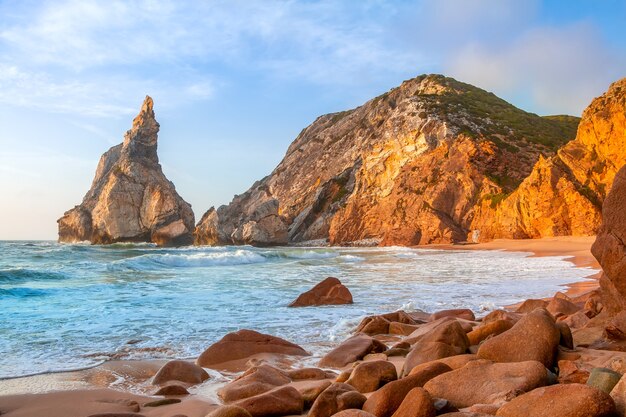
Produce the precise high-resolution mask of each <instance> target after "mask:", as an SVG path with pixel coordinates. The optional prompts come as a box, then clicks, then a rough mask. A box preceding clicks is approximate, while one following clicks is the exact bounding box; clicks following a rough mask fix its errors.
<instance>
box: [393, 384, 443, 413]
mask: <svg viewBox="0 0 626 417" xmlns="http://www.w3.org/2000/svg"><path fill="white" fill-rule="evenodd" d="M436 415H437V410H435V406H434V405H433V399H432V398H431V397H430V395H429V394H428V392H426V390H424V389H423V388H419V387H418V388H413V389H412V390H411V391H409V392H408V393H407V394H406V397H404V400H403V401H402V403H401V404H400V407H398V409H397V410H396V412H395V413H393V417H435V416H436Z"/></svg>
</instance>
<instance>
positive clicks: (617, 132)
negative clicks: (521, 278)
mask: <svg viewBox="0 0 626 417" xmlns="http://www.w3.org/2000/svg"><path fill="white" fill-rule="evenodd" d="M624 164H626V78H625V79H622V80H619V81H617V82H615V83H613V84H612V85H611V86H610V87H609V89H608V91H607V92H606V93H604V94H603V95H602V96H600V97H598V98H596V99H594V100H593V101H592V102H591V104H590V105H589V107H587V109H586V110H585V111H584V113H583V117H582V119H581V122H580V125H579V126H578V132H577V135H576V139H575V140H572V141H571V142H569V143H567V144H566V145H565V146H563V147H562V148H561V149H559V151H558V152H557V154H556V155H555V156H554V157H551V158H540V160H539V161H538V162H537V163H536V165H535V167H534V168H533V172H532V173H531V174H530V175H529V176H528V178H526V179H525V180H524V181H523V182H522V184H521V185H520V186H519V188H517V189H516V190H515V191H514V192H513V193H512V194H511V195H509V196H506V195H501V196H500V197H499V200H501V201H500V202H494V201H493V200H492V201H484V202H483V203H482V204H481V206H480V207H479V208H478V209H477V210H476V216H475V218H474V220H473V222H472V225H471V229H472V230H476V231H477V232H476V234H477V235H479V239H480V240H488V239H493V238H541V237H547V236H565V235H579V236H590V235H594V234H595V233H596V231H597V230H598V227H599V226H600V222H601V218H602V217H601V208H602V202H603V201H604V199H605V198H606V196H607V193H608V192H609V190H610V189H611V184H613V180H614V178H615V175H616V174H617V171H618V170H619V169H620V168H621V166H622V165H624Z"/></svg>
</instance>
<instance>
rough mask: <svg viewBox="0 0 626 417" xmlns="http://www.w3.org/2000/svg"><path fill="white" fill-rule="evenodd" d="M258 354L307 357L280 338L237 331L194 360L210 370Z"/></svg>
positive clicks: (293, 345)
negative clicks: (215, 366) (214, 366)
mask: <svg viewBox="0 0 626 417" xmlns="http://www.w3.org/2000/svg"><path fill="white" fill-rule="evenodd" d="M258 353H276V354H282V355H294V356H308V355H309V354H308V353H307V352H306V351H305V350H304V349H302V348H301V347H300V346H298V345H296V344H294V343H291V342H288V341H286V340H285V339H281V338H280V337H276V336H271V335H268V334H263V333H259V332H255V331H254V330H245V329H244V330H239V331H237V332H234V333H229V334H227V335H226V336H224V337H223V338H222V339H221V340H220V341H218V342H216V343H214V344H212V345H211V346H209V348H208V349H207V350H205V351H204V352H202V354H201V355H200V356H199V357H198V359H197V360H196V363H197V364H198V365H199V366H203V367H205V368H210V367H211V366H213V365H218V364H222V363H224V362H229V361H234V360H238V359H245V358H248V357H250V356H252V355H256V354H258Z"/></svg>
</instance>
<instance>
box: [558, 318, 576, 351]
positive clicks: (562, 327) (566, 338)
mask: <svg viewBox="0 0 626 417" xmlns="http://www.w3.org/2000/svg"><path fill="white" fill-rule="evenodd" d="M556 328H557V329H558V330H559V334H560V337H559V345H561V346H563V347H566V348H568V349H574V336H572V330H571V329H570V328H569V326H568V325H567V323H564V322H562V321H560V322H557V323H556Z"/></svg>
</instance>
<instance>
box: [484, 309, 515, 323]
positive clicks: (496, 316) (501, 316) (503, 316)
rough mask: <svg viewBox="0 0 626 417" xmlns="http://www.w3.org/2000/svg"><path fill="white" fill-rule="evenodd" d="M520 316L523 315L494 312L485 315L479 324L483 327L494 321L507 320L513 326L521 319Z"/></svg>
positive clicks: (501, 311) (503, 311) (500, 311)
mask: <svg viewBox="0 0 626 417" xmlns="http://www.w3.org/2000/svg"><path fill="white" fill-rule="evenodd" d="M522 316H523V314H521V313H513V312H510V311H506V310H494V311H492V312H491V313H489V314H487V315H486V316H485V317H483V319H482V320H481V322H482V324H483V325H485V324H488V323H491V322H492V321H496V320H509V321H511V322H512V323H513V324H515V323H517V322H518V321H519V319H521V318H522Z"/></svg>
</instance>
